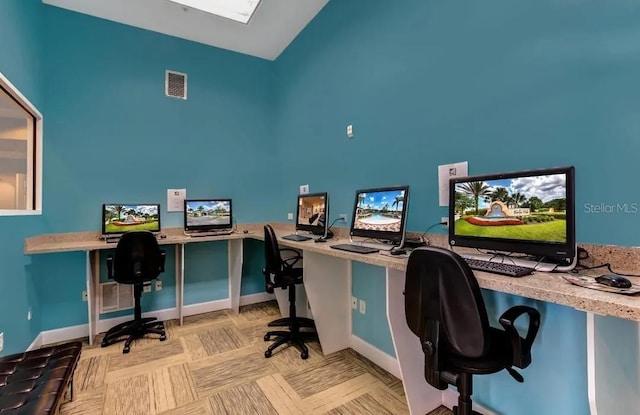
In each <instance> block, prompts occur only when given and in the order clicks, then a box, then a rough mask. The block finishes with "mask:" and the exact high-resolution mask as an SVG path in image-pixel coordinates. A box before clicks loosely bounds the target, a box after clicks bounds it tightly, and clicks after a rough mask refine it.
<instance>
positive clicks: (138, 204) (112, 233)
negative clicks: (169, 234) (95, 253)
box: [101, 203, 162, 236]
mask: <svg viewBox="0 0 640 415" xmlns="http://www.w3.org/2000/svg"><path fill="white" fill-rule="evenodd" d="M112 205H124V206H134V205H135V206H157V207H158V230H157V231H150V232H151V233H154V234H158V233H160V231H161V230H162V221H161V219H162V214H161V210H160V207H161V206H160V203H103V204H102V227H101V228H102V235H103V236H118V235H123V234H125V233H126V232H128V231H124V232H107V229H106V224H105V223H104V222H105V216H104V213H105V208H106V207H107V206H112Z"/></svg>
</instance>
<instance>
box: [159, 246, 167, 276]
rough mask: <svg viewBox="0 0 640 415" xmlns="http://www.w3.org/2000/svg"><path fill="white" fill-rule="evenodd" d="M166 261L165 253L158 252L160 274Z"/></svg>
mask: <svg viewBox="0 0 640 415" xmlns="http://www.w3.org/2000/svg"><path fill="white" fill-rule="evenodd" d="M166 259H167V253H166V252H164V251H160V272H164V263H165V260H166Z"/></svg>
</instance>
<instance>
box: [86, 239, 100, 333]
mask: <svg viewBox="0 0 640 415" xmlns="http://www.w3.org/2000/svg"><path fill="white" fill-rule="evenodd" d="M86 263H87V275H86V283H87V309H88V313H87V315H88V316H89V345H92V344H93V338H94V337H95V335H96V334H97V333H96V332H97V330H98V313H99V309H100V304H99V301H100V298H99V296H100V251H98V250H95V251H87V252H86Z"/></svg>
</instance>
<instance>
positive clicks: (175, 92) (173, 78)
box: [164, 71, 187, 99]
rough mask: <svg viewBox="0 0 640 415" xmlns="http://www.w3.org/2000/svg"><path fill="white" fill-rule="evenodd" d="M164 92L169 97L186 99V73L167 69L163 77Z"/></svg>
mask: <svg viewBox="0 0 640 415" xmlns="http://www.w3.org/2000/svg"><path fill="white" fill-rule="evenodd" d="M164 84H165V87H164V90H165V92H164V93H165V94H166V95H167V96H168V97H171V98H180V99H187V74H186V73H180V72H174V71H167V74H166V79H165V82H164Z"/></svg>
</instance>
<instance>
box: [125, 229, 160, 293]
mask: <svg viewBox="0 0 640 415" xmlns="http://www.w3.org/2000/svg"><path fill="white" fill-rule="evenodd" d="M163 268H164V258H163V255H162V251H160V247H159V246H158V241H157V240H156V237H155V235H154V234H153V233H151V232H149V231H131V232H126V233H125V234H124V235H122V238H120V240H119V241H118V246H117V247H116V252H115V255H114V258H113V279H114V280H115V281H117V282H119V283H122V284H135V283H138V282H141V281H143V282H144V281H151V280H153V279H155V278H157V277H158V275H160V273H161V272H162V270H163Z"/></svg>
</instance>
